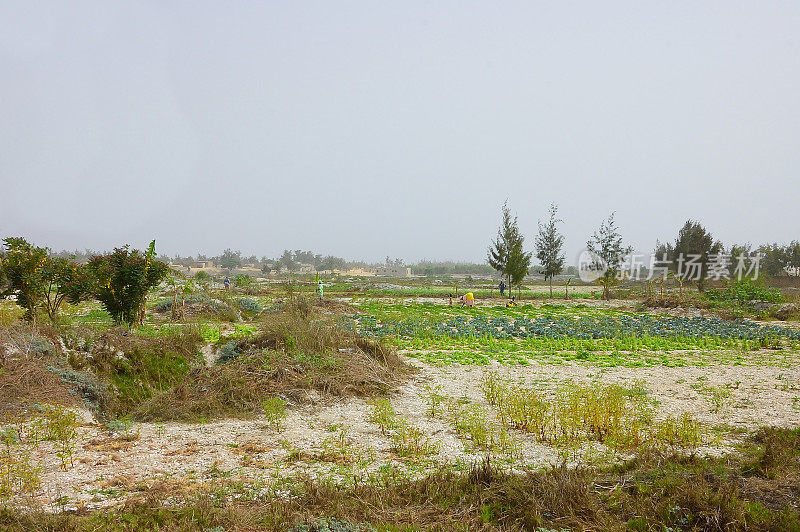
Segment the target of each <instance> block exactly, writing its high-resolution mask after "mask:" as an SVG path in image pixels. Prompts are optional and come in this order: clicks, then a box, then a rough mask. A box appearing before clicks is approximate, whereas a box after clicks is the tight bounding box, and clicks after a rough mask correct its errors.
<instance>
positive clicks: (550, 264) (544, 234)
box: [536, 204, 565, 298]
mask: <svg viewBox="0 0 800 532" xmlns="http://www.w3.org/2000/svg"><path fill="white" fill-rule="evenodd" d="M557 213H558V207H556V205H555V204H551V205H550V219H549V220H548V221H547V223H546V224H545V225H542V222H541V221H539V234H538V235H537V236H536V258H537V259H539V262H540V263H541V264H542V270H543V271H542V273H543V274H544V278H545V280H549V281H550V297H551V298H552V297H553V277H555V276H556V275H558V274H560V273H561V271H562V270H563V269H564V260H565V257H564V255H563V254H562V253H561V249H562V248H563V247H564V237H563V235H561V234H560V233H559V232H558V227H557V225H556V224H558V223H559V222H561V221H562V220H559V219H558V218H557V217H556V215H557Z"/></svg>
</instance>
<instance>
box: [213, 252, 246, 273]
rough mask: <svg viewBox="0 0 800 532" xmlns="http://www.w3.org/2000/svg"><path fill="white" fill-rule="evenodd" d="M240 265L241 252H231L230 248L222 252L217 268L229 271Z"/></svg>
mask: <svg viewBox="0 0 800 532" xmlns="http://www.w3.org/2000/svg"><path fill="white" fill-rule="evenodd" d="M241 265H242V252H241V251H238V250H237V251H233V250H231V249H230V248H228V249H226V250H225V251H223V252H222V255H220V257H219V267H220V268H223V269H225V270H228V271H231V270H233V269H234V268H238V267H239V266H241Z"/></svg>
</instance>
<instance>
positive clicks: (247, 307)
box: [236, 297, 261, 314]
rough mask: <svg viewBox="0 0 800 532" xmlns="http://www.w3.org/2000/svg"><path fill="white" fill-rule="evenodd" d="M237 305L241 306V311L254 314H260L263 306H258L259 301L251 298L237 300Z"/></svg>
mask: <svg viewBox="0 0 800 532" xmlns="http://www.w3.org/2000/svg"><path fill="white" fill-rule="evenodd" d="M236 304H237V305H239V308H240V309H242V310H244V311H247V312H252V313H253V314H258V313H259V312H261V305H259V304H258V301H255V300H254V299H250V298H249V297H242V298H239V299H237V300H236Z"/></svg>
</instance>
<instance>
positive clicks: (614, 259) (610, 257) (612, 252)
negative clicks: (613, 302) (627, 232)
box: [586, 212, 631, 299]
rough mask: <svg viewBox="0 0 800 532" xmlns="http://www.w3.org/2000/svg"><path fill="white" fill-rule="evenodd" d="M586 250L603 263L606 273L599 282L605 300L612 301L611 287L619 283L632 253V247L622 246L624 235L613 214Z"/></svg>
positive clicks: (603, 223) (591, 239) (596, 233)
mask: <svg viewBox="0 0 800 532" xmlns="http://www.w3.org/2000/svg"><path fill="white" fill-rule="evenodd" d="M586 249H587V250H589V251H590V252H591V253H594V255H595V256H596V257H598V258H599V259H600V261H602V266H603V267H604V268H605V271H604V272H603V275H602V276H601V277H600V278H599V279H598V282H599V283H600V284H601V285H602V286H603V299H610V298H611V286H613V285H614V284H615V283H616V282H617V278H618V276H619V273H620V271H621V269H622V262H623V261H624V259H625V255H627V254H629V253H630V252H631V247H630V246H623V245H622V235H620V233H619V230H618V229H617V224H616V222H615V221H614V213H613V212H612V213H611V215H610V216H609V217H608V219H607V220H604V221H603V222H602V223H601V224H600V229H599V230H598V231H596V232H595V233H594V234H593V235H592V238H590V239H589V241H588V242H587V243H586Z"/></svg>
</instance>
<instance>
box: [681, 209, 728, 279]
mask: <svg viewBox="0 0 800 532" xmlns="http://www.w3.org/2000/svg"><path fill="white" fill-rule="evenodd" d="M722 251H723V247H722V244H721V243H720V242H719V241H717V242H715V241H714V237H713V236H711V233H709V232H708V231H707V230H706V228H705V227H703V226H702V225H700V223H699V222H695V221H693V220H687V221H686V223H685V224H683V227H681V230H680V231H678V238H677V239H676V240H675V245H674V246H673V248H672V253H673V257H672V262H673V264H675V266H676V267H679V269H678V270H677V271H676V273H677V275H678V276H679V277H681V278H682V279H684V280H696V281H697V289H698V290H700V291H701V292H702V291H703V289H704V288H705V280H706V276H707V274H708V266H709V261H710V259H709V255H711V254H712V253H721V252H722ZM692 259H694V260H695V262H697V261H699V265H698V266H695V267H694V268H692V267H689V266H688V264H689V261H690V260H692ZM696 270H699V271H696Z"/></svg>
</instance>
